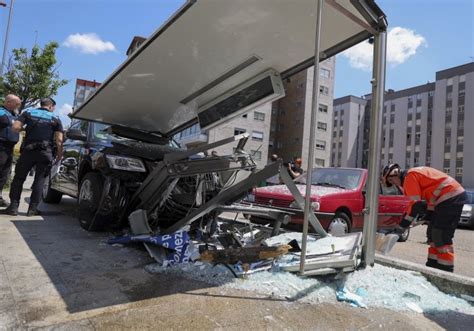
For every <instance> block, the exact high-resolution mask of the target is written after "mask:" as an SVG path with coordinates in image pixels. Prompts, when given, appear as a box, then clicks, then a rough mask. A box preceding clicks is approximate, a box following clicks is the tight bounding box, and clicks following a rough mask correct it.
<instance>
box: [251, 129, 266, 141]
mask: <svg viewBox="0 0 474 331" xmlns="http://www.w3.org/2000/svg"><path fill="white" fill-rule="evenodd" d="M252 140H256V141H263V132H260V131H252Z"/></svg>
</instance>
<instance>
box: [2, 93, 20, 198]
mask: <svg viewBox="0 0 474 331" xmlns="http://www.w3.org/2000/svg"><path fill="white" fill-rule="evenodd" d="M20 105H21V100H20V98H19V97H17V96H16V95H14V94H9V95H7V96H6V97H5V102H4V103H3V107H0V207H6V206H7V203H6V201H5V200H3V197H2V191H3V187H4V186H5V183H6V182H7V179H8V175H9V174H10V169H11V166H12V159H13V147H14V146H15V144H16V143H17V142H18V138H19V134H18V132H15V131H13V130H12V125H13V122H14V121H15V119H16V113H17V111H18V109H19V108H20Z"/></svg>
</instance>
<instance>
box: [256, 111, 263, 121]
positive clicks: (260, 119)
mask: <svg viewBox="0 0 474 331" xmlns="http://www.w3.org/2000/svg"><path fill="white" fill-rule="evenodd" d="M253 119H254V120H256V121H265V114H264V113H259V112H258V111H256V112H254V113H253Z"/></svg>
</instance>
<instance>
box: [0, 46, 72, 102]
mask: <svg viewBox="0 0 474 331" xmlns="http://www.w3.org/2000/svg"><path fill="white" fill-rule="evenodd" d="M58 47H59V45H58V43H57V42H55V41H52V42H49V43H48V44H46V45H45V46H44V48H43V49H41V48H40V47H39V46H37V45H35V46H33V48H32V49H31V53H30V54H28V50H27V49H26V48H15V49H13V51H12V52H13V56H12V58H11V59H10V61H9V65H8V68H7V72H6V73H5V75H4V77H3V80H2V81H1V82H0V93H1V95H2V96H4V95H6V94H8V93H14V94H16V95H18V96H19V97H20V98H21V100H22V105H21V109H20V111H21V110H22V109H25V108H28V107H31V106H33V105H34V104H36V103H37V102H38V100H39V99H41V98H44V97H51V96H54V95H56V94H57V92H58V89H59V88H60V87H61V86H64V85H66V84H67V83H68V81H67V80H65V79H60V78H59V74H58V71H57V67H56V49H57V48H58Z"/></svg>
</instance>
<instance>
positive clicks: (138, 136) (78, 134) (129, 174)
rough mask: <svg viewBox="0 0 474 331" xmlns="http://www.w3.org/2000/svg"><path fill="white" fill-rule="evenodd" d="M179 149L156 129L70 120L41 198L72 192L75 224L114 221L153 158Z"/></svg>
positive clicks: (52, 199)
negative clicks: (57, 157) (76, 203)
mask: <svg viewBox="0 0 474 331" xmlns="http://www.w3.org/2000/svg"><path fill="white" fill-rule="evenodd" d="M179 150H181V149H180V148H179V146H178V145H177V144H176V143H175V142H174V141H173V140H172V139H171V138H168V137H164V136H161V135H158V134H153V133H150V132H144V131H140V130H135V129H130V128H124V127H118V126H110V125H106V124H100V123H94V122H89V121H83V120H74V121H73V122H72V123H71V126H70V128H69V129H68V130H67V132H66V140H65V142H64V150H63V155H62V160H61V162H60V163H59V164H56V165H53V168H52V171H51V173H50V175H49V178H48V179H47V180H46V184H45V186H44V189H43V201H44V202H46V203H59V202H60V201H61V198H62V195H63V194H66V195H69V196H72V197H76V198H77V199H78V217H79V221H80V224H81V226H82V227H83V228H84V229H86V230H89V231H97V230H101V229H103V228H104V227H105V226H107V227H109V226H120V225H121V223H122V222H123V220H124V216H125V213H126V208H125V206H126V205H127V202H128V200H129V199H130V197H131V196H132V195H133V193H134V192H135V191H136V190H137V188H138V187H139V186H140V185H141V183H142V182H143V181H144V180H145V178H146V177H147V176H148V174H149V173H150V172H151V171H152V169H153V168H154V167H155V165H156V164H157V162H159V161H161V160H162V159H163V156H164V154H166V153H169V152H173V151H179ZM103 192H105V194H103Z"/></svg>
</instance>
